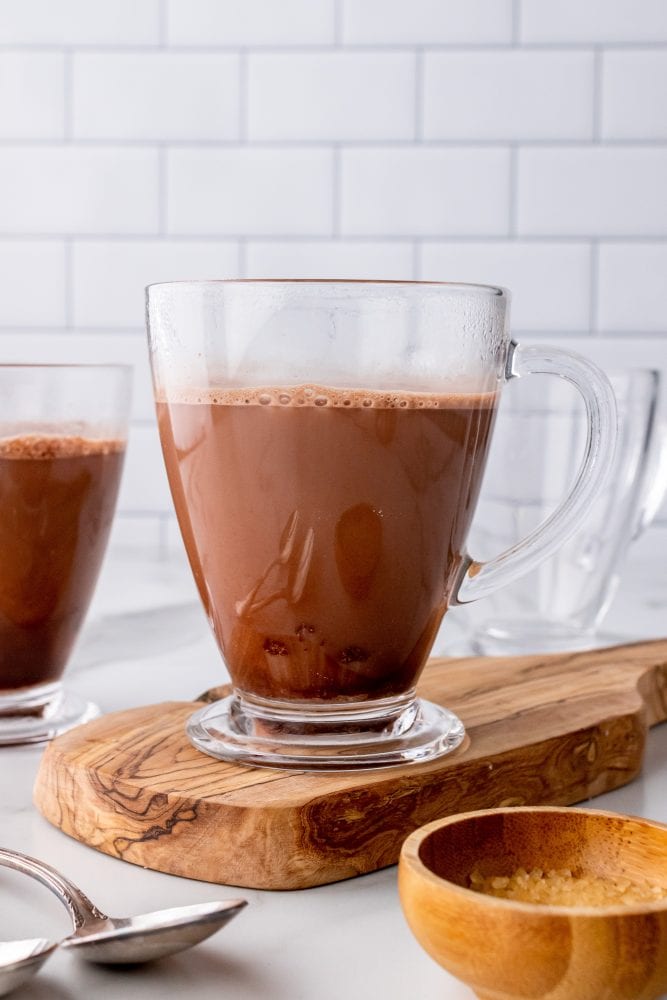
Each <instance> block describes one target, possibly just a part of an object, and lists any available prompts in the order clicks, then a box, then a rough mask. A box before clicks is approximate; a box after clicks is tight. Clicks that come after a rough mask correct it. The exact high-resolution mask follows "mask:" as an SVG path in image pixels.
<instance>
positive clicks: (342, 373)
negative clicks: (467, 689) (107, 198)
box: [147, 281, 615, 769]
mask: <svg viewBox="0 0 667 1000" xmlns="http://www.w3.org/2000/svg"><path fill="white" fill-rule="evenodd" d="M508 302H509V295H508V293H507V292H506V291H505V290H503V289H501V288H495V287H487V286H482V285H463V284H445V283H431V282H428V283H427V282H423V283H422V282H382V281H369V282H345V281H328V282H324V281H219V282H216V281H202V282H174V283H167V284H157V285H152V286H149V288H148V291H147V311H148V327H149V341H150V352H151V364H152V371H153V382H154V391H155V398H156V405H157V413H158V421H159V430H160V438H161V443H162V450H163V455H164V459H165V463H166V467H167V473H168V477H169V482H170V486H171V491H172V496H173V499H174V504H175V507H176V513H177V516H178V520H179V525H180V529H181V533H182V535H183V540H184V543H185V548H186V550H187V554H188V557H189V561H190V565H191V567H192V571H193V574H194V578H195V581H196V583H197V587H198V589H199V594H200V596H201V599H202V601H203V604H204V607H205V609H206V612H207V615H208V618H209V621H210V623H211V626H212V628H213V631H214V633H215V637H216V639H217V642H218V645H219V648H220V651H221V653H222V656H223V659H224V661H225V663H226V665H227V668H228V670H229V673H230V676H231V679H232V685H233V694H232V695H231V696H230V697H228V698H225V699H223V700H222V701H220V702H217V703H215V704H213V705H209V706H207V707H205V708H203V709H202V710H200V711H198V712H197V713H196V714H195V715H194V716H193V717H192V719H191V720H190V722H189V724H188V734H189V736H190V739H191V741H192V742H193V743H194V745H195V746H197V747H198V748H200V749H201V750H203V751H205V752H207V753H209V754H211V755H213V756H215V757H220V758H222V759H225V760H236V761H241V762H245V763H251V764H260V765H265V766H279V767H296V768H328V769H345V768H353V767H359V766H362V767H379V766H383V765H390V764H398V763H405V762H410V761H423V760H428V759H431V758H433V757H437V756H439V755H441V754H443V753H446V752H448V751H449V750H451V749H453V748H454V747H455V746H458V745H459V744H460V742H461V740H462V739H463V736H464V729H463V725H462V723H461V722H460V720H459V719H458V718H457V717H456V716H455V715H454V714H453V713H452V712H450V711H448V710H447V709H445V708H441V707H439V706H436V705H433V704H431V703H429V702H426V701H423V700H421V699H418V698H416V696H415V686H416V683H417V680H418V678H419V675H420V673H421V670H422V668H423V666H424V664H425V663H426V660H427V658H428V655H429V652H430V650H431V647H432V644H433V641H434V639H435V636H436V634H437V632H438V628H439V626H440V622H441V620H442V618H443V615H444V614H445V612H446V610H447V608H448V607H449V606H450V605H452V604H457V603H461V602H468V601H472V600H475V599H476V598H478V597H482V596H484V595H486V594H488V593H490V592H491V591H492V590H494V589H495V588H496V587H499V586H501V585H502V584H504V583H506V582H507V581H509V580H511V579H513V578H514V577H515V576H517V575H518V574H520V573H522V572H526V571H527V570H528V569H530V568H532V567H533V566H534V565H535V564H536V563H537V562H538V561H539V560H540V559H542V558H544V557H545V556H546V555H547V554H549V553H550V552H552V551H553V550H554V549H555V548H556V547H557V546H558V545H559V544H560V543H561V542H562V541H563V539H564V538H565V537H566V536H567V534H568V532H569V531H571V530H572V529H573V528H574V526H575V525H576V523H577V519H578V518H579V517H580V515H581V513H582V512H583V510H584V509H585V508H586V507H587V505H588V504H589V502H590V501H591V499H592V497H593V495H594V494H595V492H596V491H597V489H598V487H599V485H600V482H601V479H602V477H603V474H604V470H605V469H606V467H607V466H608V465H609V461H610V458H611V455H612V451H613V446H614V437H615V409H614V400H613V393H612V391H611V388H610V386H609V383H608V382H607V380H606V378H605V376H604V375H603V374H602V373H601V372H600V371H599V370H598V369H597V368H596V367H595V366H594V365H592V364H591V363H590V362H588V361H585V360H584V359H583V358H578V357H575V356H574V355H571V354H569V353H567V352H564V351H557V350H550V349H548V348H535V347H532V348H528V349H526V350H522V349H520V348H519V347H518V346H517V345H516V344H514V343H513V342H512V341H511V339H510V333H509V322H508V319H509V317H508ZM531 372H549V373H551V374H555V375H558V376H560V377H564V378H567V379H568V380H570V381H571V382H573V383H574V384H575V385H576V386H577V388H578V389H579V390H580V392H581V393H582V396H583V398H584V401H585V404H586V407H587V412H588V446H587V449H586V455H585V459H584V462H583V465H582V469H581V472H580V475H579V477H578V479H577V481H576V484H575V485H574V487H573V489H572V491H571V492H570V493H569V495H568V496H567V498H566V499H565V500H564V501H563V503H562V505H561V506H560V508H559V509H558V510H557V511H556V512H555V514H554V515H553V517H551V518H550V519H549V521H548V522H547V523H546V524H544V525H542V526H541V528H540V529H539V530H538V531H535V532H533V533H532V534H531V535H530V536H529V537H528V538H526V539H524V541H523V542H521V543H520V544H518V545H516V546H514V548H513V549H512V550H511V551H507V552H504V553H503V554H501V555H500V556H498V557H497V558H495V559H492V560H491V561H490V562H487V563H480V562H477V561H475V560H474V559H472V558H471V557H470V556H468V554H467V552H466V547H465V546H466V537H467V534H468V528H469V526H470V522H471V519H472V516H473V512H474V509H475V504H476V501H477V496H478V492H479V489H480V484H481V480H482V475H483V472H484V466H485V462H486V455H487V451H488V448H489V444H490V440H491V430H492V426H493V422H494V416H495V411H496V406H497V402H498V398H499V393H500V389H501V386H502V384H503V382H504V381H505V380H506V379H508V378H512V377H514V376H519V375H527V374H529V373H531Z"/></svg>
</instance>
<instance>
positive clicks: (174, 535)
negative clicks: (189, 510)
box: [163, 514, 185, 556]
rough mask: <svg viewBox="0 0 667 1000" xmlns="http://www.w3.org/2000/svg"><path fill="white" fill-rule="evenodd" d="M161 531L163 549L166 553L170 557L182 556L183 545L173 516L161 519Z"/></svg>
mask: <svg viewBox="0 0 667 1000" xmlns="http://www.w3.org/2000/svg"><path fill="white" fill-rule="evenodd" d="M163 531H164V535H163V539H164V548H165V550H166V551H167V553H169V555H172V556H173V555H176V556H179V555H180V556H184V555H185V544H184V542H183V536H182V535H181V530H180V528H179V527H178V521H177V520H176V515H175V514H174V516H173V517H165V518H164V519H163Z"/></svg>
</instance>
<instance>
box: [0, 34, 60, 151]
mask: <svg viewBox="0 0 667 1000" xmlns="http://www.w3.org/2000/svg"><path fill="white" fill-rule="evenodd" d="M64 131H65V57H64V56H63V55H62V53H60V52H0V138H3V139H5V138H7V139H59V138H62V136H63V135H64Z"/></svg>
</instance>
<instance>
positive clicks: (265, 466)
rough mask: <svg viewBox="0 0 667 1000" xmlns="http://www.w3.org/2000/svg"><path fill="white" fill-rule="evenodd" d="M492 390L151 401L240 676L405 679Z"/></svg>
mask: <svg viewBox="0 0 667 1000" xmlns="http://www.w3.org/2000/svg"><path fill="white" fill-rule="evenodd" d="M495 401H496V397H495V396H494V395H492V394H488V395H447V396H445V395H439V396H438V395H414V394H408V393H404V394H401V393H378V392H362V391H354V392H342V391H340V390H332V389H326V388H321V387H318V386H301V387H298V388H293V387H291V388H289V389H280V388H268V389H253V390H246V391H244V390H234V391H227V392H218V393H216V392H214V391H211V390H207V391H202V392H200V393H196V392H193V393H191V394H190V395H189V396H188V397H183V398H181V399H180V400H177V401H174V400H170V401H169V402H164V401H163V402H160V403H158V418H159V425H160V434H161V438H162V446H163V450H164V455H165V460H166V466H167V472H168V475H169V481H170V484H171V489H172V494H173V497H174V502H175V506H176V511H177V514H178V519H179V523H180V526H181V531H182V534H183V538H184V541H185V545H186V549H187V552H188V557H189V559H190V563H191V565H192V569H193V572H194V576H195V579H196V582H197V585H198V588H199V593H200V595H201V598H202V601H203V603H204V606H205V608H206V611H207V613H208V616H209V619H210V621H211V624H212V626H213V629H214V631H215V634H216V638H217V640H218V643H219V645H220V648H221V651H222V654H223V656H224V659H225V662H226V663H227V665H228V668H229V671H230V673H231V676H232V678H233V681H234V684H235V686H236V688H237V690H239V691H240V692H241V693H245V694H250V695H254V696H259V697H264V698H269V699H272V700H275V699H279V700H283V701H286V702H290V701H302V702H303V701H307V702H321V701H326V702H330V701H333V700H338V701H361V700H366V699H378V698H384V697H387V696H394V695H397V694H400V693H403V692H407V691H409V690H410V689H411V688H413V687H414V684H415V682H416V680H417V677H418V675H419V673H420V671H421V669H422V667H423V665H424V663H425V661H426V658H427V656H428V654H429V652H430V649H431V645H432V642H433V640H434V637H435V635H436V632H437V630H438V627H439V625H440V622H441V619H442V616H443V614H444V612H445V610H446V608H447V604H448V599H449V595H450V592H451V590H452V587H453V585H454V583H455V580H456V578H457V574H458V573H459V570H460V567H461V563H462V559H463V553H464V543H465V539H466V536H467V533H468V528H469V525H470V521H471V518H472V514H473V510H474V507H475V503H476V500H477V495H478V492H479V488H480V483H481V478H482V472H483V469H484V464H485V458H486V452H487V447H488V443H489V436H490V430H491V426H492V423H493V417H494V413H495Z"/></svg>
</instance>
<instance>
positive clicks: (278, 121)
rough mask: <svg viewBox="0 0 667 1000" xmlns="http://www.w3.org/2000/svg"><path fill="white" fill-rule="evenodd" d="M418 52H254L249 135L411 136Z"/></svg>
mask: <svg viewBox="0 0 667 1000" xmlns="http://www.w3.org/2000/svg"><path fill="white" fill-rule="evenodd" d="M414 78H415V56H414V55H413V54H411V53H404V52H341V51H339V52H331V53H324V52H318V53H317V54H314V53H310V52H305V53H256V54H254V55H250V56H249V57H248V137H249V138H250V139H251V140H252V139H260V140H263V139H271V140H277V139H287V140H290V139H322V140H329V141H331V140H332V139H335V140H345V139H364V140H369V139H370V140H373V139H411V138H412V137H413V136H414V132H415V97H414V87H415V79H414Z"/></svg>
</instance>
